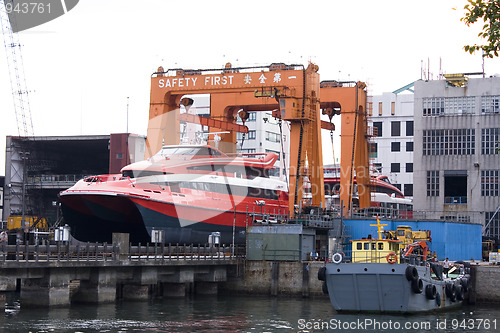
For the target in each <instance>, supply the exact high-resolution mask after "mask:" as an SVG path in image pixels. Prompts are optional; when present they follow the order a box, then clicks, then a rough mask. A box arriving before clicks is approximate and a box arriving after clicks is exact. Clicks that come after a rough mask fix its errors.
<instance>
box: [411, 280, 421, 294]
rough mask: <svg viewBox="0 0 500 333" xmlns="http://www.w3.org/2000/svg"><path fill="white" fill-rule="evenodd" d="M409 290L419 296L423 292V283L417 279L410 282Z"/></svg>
mask: <svg viewBox="0 0 500 333" xmlns="http://www.w3.org/2000/svg"><path fill="white" fill-rule="evenodd" d="M411 290H412V291H413V292H414V293H415V294H421V293H422V291H423V290H424V283H423V282H422V280H421V279H419V278H417V279H416V280H413V281H411Z"/></svg>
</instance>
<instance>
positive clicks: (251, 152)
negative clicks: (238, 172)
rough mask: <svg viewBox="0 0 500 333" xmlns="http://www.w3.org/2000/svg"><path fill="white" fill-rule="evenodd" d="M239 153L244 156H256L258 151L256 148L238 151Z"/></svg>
mask: <svg viewBox="0 0 500 333" xmlns="http://www.w3.org/2000/svg"><path fill="white" fill-rule="evenodd" d="M238 152H240V153H242V154H255V153H256V152H257V150H256V149H255V148H249V149H238Z"/></svg>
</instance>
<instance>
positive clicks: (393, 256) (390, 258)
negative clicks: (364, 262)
mask: <svg viewBox="0 0 500 333" xmlns="http://www.w3.org/2000/svg"><path fill="white" fill-rule="evenodd" d="M385 259H386V260H387V262H388V263H389V264H395V263H396V262H397V261H398V257H397V256H396V253H394V252H391V253H389V254H388V255H387V257H385Z"/></svg>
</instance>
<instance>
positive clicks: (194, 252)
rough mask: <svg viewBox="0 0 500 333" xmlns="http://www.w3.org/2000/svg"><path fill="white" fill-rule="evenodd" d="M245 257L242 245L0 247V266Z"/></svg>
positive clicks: (50, 245) (83, 244)
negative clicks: (9, 264) (123, 247)
mask: <svg viewBox="0 0 500 333" xmlns="http://www.w3.org/2000/svg"><path fill="white" fill-rule="evenodd" d="M244 256H245V247H244V246H243V245H235V246H234V247H233V246H232V245H229V246H226V245H221V246H213V245H207V244H205V245H196V246H195V245H193V244H190V245H179V244H175V245H172V244H156V243H155V244H145V245H141V244H139V245H129V246H128V248H127V249H126V250H123V249H119V247H118V246H116V245H113V244H107V243H104V244H94V243H92V244H91V243H82V244H77V245H69V244H64V243H59V244H55V245H54V244H49V243H47V244H45V245H39V244H37V245H25V244H23V245H21V244H17V245H6V244H1V245H0V265H1V264H8V263H30V264H31V263H64V262H71V263H78V262H80V263H91V262H116V261H130V262H153V263H155V264H156V263H168V262H172V261H207V260H217V261H221V260H222V261H224V260H227V261H229V260H233V259H236V258H242V257H244Z"/></svg>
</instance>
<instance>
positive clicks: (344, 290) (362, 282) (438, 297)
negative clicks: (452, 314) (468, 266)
mask: <svg viewBox="0 0 500 333" xmlns="http://www.w3.org/2000/svg"><path fill="white" fill-rule="evenodd" d="M409 267H410V268H409ZM407 270H410V271H411V272H412V273H413V274H408V273H407ZM415 271H416V272H417V273H415ZM318 278H320V276H318ZM320 279H321V278H320ZM323 279H324V280H325V283H326V287H327V289H328V294H329V296H330V300H331V302H332V305H333V307H334V308H335V310H337V311H356V312H358V311H368V312H401V313H409V312H423V311H434V310H439V309H445V308H449V307H453V306H459V305H460V304H461V303H462V300H463V299H464V298H465V294H464V292H465V291H467V289H468V277H467V276H465V275H463V276H460V277H459V278H457V279H455V280H444V281H443V280H435V279H432V278H431V270H430V268H429V267H425V266H412V265H409V264H388V263H387V264H386V263H339V264H334V263H332V264H327V265H326V267H325V269H324V276H323ZM428 285H429V287H427V286H428ZM447 285H449V286H447ZM433 286H434V287H435V289H434V287H433ZM324 289H325V288H324ZM427 289H429V290H427ZM447 289H448V290H447Z"/></svg>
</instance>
